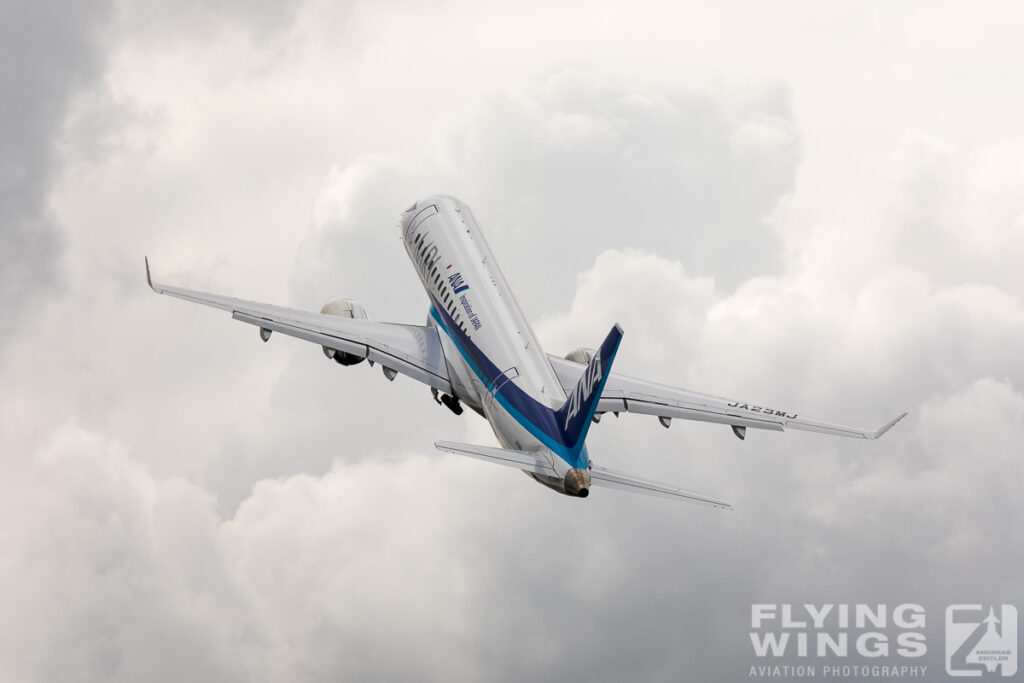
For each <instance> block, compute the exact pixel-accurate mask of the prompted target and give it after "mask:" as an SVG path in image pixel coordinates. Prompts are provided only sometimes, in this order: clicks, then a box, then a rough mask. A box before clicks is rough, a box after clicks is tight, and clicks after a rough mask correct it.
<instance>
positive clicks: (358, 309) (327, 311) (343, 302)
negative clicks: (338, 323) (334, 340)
mask: <svg viewBox="0 0 1024 683" xmlns="http://www.w3.org/2000/svg"><path fill="white" fill-rule="evenodd" d="M320 312H321V313H322V314H324V315H337V316H341V317H342V318H353V319H355V320H366V309H365V308H363V305H362V304H361V303H359V302H358V301H356V300H354V299H346V298H345V297H338V298H337V299H332V300H330V301H328V302H327V303H325V304H324V307H323V308H321V309H320ZM322 348H323V350H324V355H325V356H327V357H328V358H331V359H333V360H334V362H335V363H339V364H340V365H356V364H358V363H362V362H363V361H364V360H365V359H364V358H363V357H362V356H353V355H352V354H351V353H345V352H344V351H338V350H336V349H331V348H328V347H326V346H324V347H322Z"/></svg>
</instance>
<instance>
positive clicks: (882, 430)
mask: <svg viewBox="0 0 1024 683" xmlns="http://www.w3.org/2000/svg"><path fill="white" fill-rule="evenodd" d="M906 416H907V414H906V413H903V414H902V415H900V416H899V417H897V418H896V419H895V420H892V421H890V422H888V423H887V424H884V425H882V426H881V427H879V428H878V429H876V430H875V431H873V432H871V433H870V434H869V435H868V438H869V439H877V438H878V437H880V436H882V434H885V433H886V432H887V431H889V430H890V429H892V428H893V427H895V426H896V423H897V422H899V421H900V420H902V419H903V418H905V417H906Z"/></svg>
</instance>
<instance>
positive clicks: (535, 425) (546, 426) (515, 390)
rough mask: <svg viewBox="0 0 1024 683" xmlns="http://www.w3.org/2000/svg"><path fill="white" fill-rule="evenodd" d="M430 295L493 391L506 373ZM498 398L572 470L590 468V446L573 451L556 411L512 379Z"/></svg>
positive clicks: (437, 316)
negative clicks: (561, 427) (492, 385)
mask: <svg viewBox="0 0 1024 683" xmlns="http://www.w3.org/2000/svg"><path fill="white" fill-rule="evenodd" d="M428 295H429V296H430V301H431V304H432V305H431V307H430V316H431V317H432V318H433V319H434V320H435V321H436V322H437V324H438V325H439V326H440V327H441V329H442V330H444V332H445V333H446V334H447V335H448V336H449V338H451V340H452V341H453V342H454V343H455V347H456V348H457V349H458V350H459V353H461V354H462V357H463V358H464V359H465V361H466V363H467V365H469V367H470V369H471V370H472V371H473V372H474V373H475V374H476V376H477V377H478V378H479V379H480V381H481V382H483V385H484V388H485V389H486V390H488V391H490V384H491V382H493V381H495V380H496V379H498V378H499V377H500V376H501V374H502V371H501V370H499V369H498V367H497V366H496V365H495V364H494V363H493V362H492V361H491V359H489V358H488V357H487V356H486V355H485V354H484V353H483V351H481V350H480V347H479V346H477V345H476V344H474V343H473V340H471V339H470V338H469V337H468V336H467V335H466V334H465V333H464V332H463V331H462V329H461V328H460V327H459V326H458V325H456V324H455V321H454V320H452V319H451V316H450V315H448V312H447V311H445V310H444V308H443V307H441V306H439V305H438V303H437V300H436V299H435V298H434V296H433V294H430V293H429V292H428ZM602 385H603V382H602ZM494 397H495V398H496V399H497V400H498V403H499V404H500V405H501V407H502V408H504V409H505V411H506V412H507V413H508V414H509V415H511V416H512V419H514V420H515V421H516V422H517V423H518V424H519V425H521V426H522V427H523V428H524V429H526V430H527V431H528V432H530V434H532V435H533V436H534V437H535V438H536V439H537V440H538V441H540V442H541V443H543V444H544V445H545V446H547V447H548V448H549V449H551V450H552V451H553V452H554V453H555V454H556V455H558V457H559V458H561V459H562V460H564V461H565V462H566V463H568V465H569V466H570V467H581V468H586V467H587V464H588V462H589V457H588V454H587V449H586V446H585V445H584V444H583V443H579V444H574V446H575V448H572V447H570V446H569V445H568V444H566V443H565V442H564V441H563V435H562V432H561V430H560V429H559V428H558V420H557V417H556V415H555V411H554V410H552V409H551V408H549V407H547V406H546V405H543V404H542V403H540V402H538V401H537V400H535V399H534V398H532V397H531V396H530V395H529V394H527V393H526V392H525V391H523V390H522V389H520V388H519V387H518V386H517V385H516V384H515V383H514V382H512V381H511V380H509V381H507V382H505V383H504V384H502V385H501V386H500V387H498V390H497V391H496V392H494ZM595 406H596V402H595Z"/></svg>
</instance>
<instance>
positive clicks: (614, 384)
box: [548, 355, 907, 439]
mask: <svg viewBox="0 0 1024 683" xmlns="http://www.w3.org/2000/svg"><path fill="white" fill-rule="evenodd" d="M548 359H549V360H550V361H551V366H552V367H553V368H554V370H555V374H556V375H558V381H559V382H560V383H561V384H562V386H563V387H566V386H568V387H572V386H575V383H576V382H577V381H578V380H579V377H580V375H581V374H582V372H583V367H584V366H582V365H580V364H579V363H574V362H573V361H570V360H566V359H565V358H560V357H558V356H552V355H549V356H548ZM597 411H598V412H599V413H618V412H628V413H637V414H639V415H655V416H657V417H658V418H659V419H661V422H662V424H663V425H665V426H666V427H667V426H668V423H669V421H670V420H671V419H672V418H680V419H683V420H699V421H702V422H714V423H718V424H724V425H729V426H730V427H732V428H733V431H734V432H735V433H736V435H737V436H738V437H740V438H741V439H742V438H744V435H745V433H746V428H747V427H751V428H753V429H769V430H774V431H780V432H781V431H783V430H785V429H802V430H805V431H809V432H818V433H821V434H832V435H835V436H847V437H852V438H855V439H877V438H878V437H880V436H882V435H883V434H885V433H886V432H887V431H889V430H890V429H892V427H893V426H894V425H895V424H896V423H897V422H899V421H900V420H902V419H903V418H904V417H906V415H907V414H906V413H903V414H902V415H900V416H899V417H897V418H895V419H894V420H891V421H890V422H888V423H886V424H884V425H882V426H881V427H878V428H877V429H861V428H858V427H847V426H844V425H839V424H834V423H831V422H825V421H823V420H816V419H813V418H809V417H804V416H803V415H801V414H798V413H796V412H792V411H789V410H781V409H777V408H774V407H771V406H762V405H755V404H751V403H746V402H743V401H732V400H729V399H727V398H721V397H718V396H711V395H708V394H701V393H698V392H695V391H689V390H687V389H682V388H678V387H670V386H668V385H665V384H658V383H656V382H649V381H647V380H643V379H638V378H635V377H628V376H626V375H620V374H618V373H615V372H613V373H611V374H610V376H609V377H608V381H607V383H606V384H605V387H604V392H603V393H602V394H601V401H600V402H599V403H598V406H597Z"/></svg>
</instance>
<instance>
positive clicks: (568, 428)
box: [555, 323, 622, 453]
mask: <svg viewBox="0 0 1024 683" xmlns="http://www.w3.org/2000/svg"><path fill="white" fill-rule="evenodd" d="M620 341H622V328H621V327H619V325H618V323H616V324H615V326H614V327H613V328H612V330H611V332H609V333H608V336H607V337H605V339H604V342H603V343H602V344H601V347H600V348H599V349H598V350H597V352H596V353H595V354H594V357H593V358H591V359H590V363H589V364H588V365H587V369H586V370H584V371H583V374H582V375H581V376H580V380H579V382H577V383H576V388H575V389H573V390H572V393H570V394H569V398H567V399H566V401H565V404H564V405H563V406H562V407H561V408H559V409H558V410H557V411H556V412H555V417H556V419H557V420H558V427H559V429H561V430H562V436H563V443H565V445H566V446H568V448H569V450H570V452H573V453H579V451H580V449H581V448H582V447H583V442H584V440H585V439H586V438H587V432H588V431H589V430H590V424H591V418H592V417H594V411H595V410H596V409H597V402H598V401H599V400H600V399H601V392H602V391H603V390H604V383H605V381H606V380H607V379H608V373H609V371H610V370H611V367H612V361H613V360H615V352H616V351H618V348H619V342H620Z"/></svg>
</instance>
